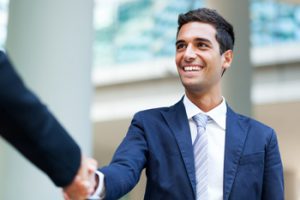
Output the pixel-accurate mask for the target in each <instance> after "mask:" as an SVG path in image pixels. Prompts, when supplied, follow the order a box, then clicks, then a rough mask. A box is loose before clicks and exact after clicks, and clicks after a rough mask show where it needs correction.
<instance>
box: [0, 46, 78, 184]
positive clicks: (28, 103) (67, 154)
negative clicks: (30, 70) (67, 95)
mask: <svg viewBox="0 0 300 200" xmlns="http://www.w3.org/2000/svg"><path fill="white" fill-rule="evenodd" d="M0 135H2V136H3V137H4V138H5V139H6V140H7V141H8V142H10V143H11V144H12V145H13V146H14V147H16V148H17V149H18V150H19V151H20V152H21V153H22V154H23V155H24V156H26V157H27V158H28V159H29V160H30V161H31V162H33V163H34V164H35V165H36V166H37V167H39V168H40V169H41V170H43V171H44V172H45V173H46V174H47V175H48V176H49V177H50V178H51V179H52V181H53V182H54V183H55V184H56V185H57V186H66V185H68V184H70V183H71V182H72V180H73V178H74V177H75V175H76V174H77V171H78V169H79V166H80V160H81V152H80V149H79V147H78V145H77V144H76V143H75V141H74V140H73V139H72V138H71V137H70V136H69V135H68V133H67V132H66V131H65V129H64V128H63V127H62V126H61V125H60V124H59V122H58V121H57V120H56V119H55V117H54V116H53V115H52V114H51V113H50V112H49V111H48V109H47V108H46V106H45V105H43V104H42V103H41V102H40V101H39V99H38V98H37V97H36V96H35V95H34V94H33V93H32V92H31V91H29V90H28V89H27V88H26V87H25V86H24V84H23V82H22V81H21V79H20V78H19V76H18V75H17V74H16V72H15V71H14V69H13V67H12V66H11V64H10V62H9V60H8V58H7V57H6V55H5V54H4V53H3V52H1V51H0Z"/></svg>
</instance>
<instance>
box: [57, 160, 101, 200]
mask: <svg viewBox="0 0 300 200" xmlns="http://www.w3.org/2000/svg"><path fill="white" fill-rule="evenodd" d="M96 169H97V161H96V160H94V159H92V158H86V157H83V158H82V160H81V166H80V169H79V171H78V173H77V174H76V176H75V178H74V180H73V182H72V183H71V184H70V185H68V186H66V187H64V188H63V192H64V198H65V200H84V199H87V198H88V197H89V195H90V194H91V193H92V192H93V191H94V188H95V185H96V181H95V171H96Z"/></svg>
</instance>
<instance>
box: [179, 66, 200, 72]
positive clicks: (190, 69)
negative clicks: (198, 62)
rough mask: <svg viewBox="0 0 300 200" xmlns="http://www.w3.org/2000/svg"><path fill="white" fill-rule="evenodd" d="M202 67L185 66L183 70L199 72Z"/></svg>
mask: <svg viewBox="0 0 300 200" xmlns="http://www.w3.org/2000/svg"><path fill="white" fill-rule="evenodd" d="M202 68H203V67H201V66H185V67H183V70H184V71H186V72H192V71H200V70H201V69H202Z"/></svg>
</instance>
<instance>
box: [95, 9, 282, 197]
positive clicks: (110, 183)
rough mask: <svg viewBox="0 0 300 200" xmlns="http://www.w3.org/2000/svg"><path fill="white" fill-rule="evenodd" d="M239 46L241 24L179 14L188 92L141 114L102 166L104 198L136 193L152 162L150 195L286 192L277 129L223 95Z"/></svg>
mask: <svg viewBox="0 0 300 200" xmlns="http://www.w3.org/2000/svg"><path fill="white" fill-rule="evenodd" d="M233 46H234V32H233V27H232V25H231V24H230V23H228V22H227V21H226V20H225V19H224V18H223V17H222V16H220V15H219V14H218V13H217V12H216V11H215V10H211V9H207V8H201V9H197V10H192V11H189V12H187V13H185V14H182V15H179V19H178V32H177V41H176V59H175V60H176V65H177V70H178V74H179V76H180V79H181V82H182V84H183V86H184V88H185V95H184V96H183V98H182V99H181V100H180V101H179V102H178V103H176V104H175V105H173V106H171V107H164V108H155V109H150V110H146V111H141V112H139V113H137V114H136V115H135V116H134V118H133V120H132V123H131V125H130V127H129V130H128V133H127V135H126V137H125V138H124V140H123V141H122V143H121V144H120V146H119V147H118V149H117V151H116V153H115V155H114V157H113V160H112V162H111V163H110V165H108V166H106V167H104V168H101V169H100V174H101V175H100V181H99V185H100V187H98V191H102V192H100V193H101V196H102V197H105V199H117V198H119V197H121V196H123V195H124V194H126V193H127V192H129V191H130V190H131V189H132V188H133V187H134V186H135V185H136V183H137V182H138V180H139V177H140V174H141V171H142V170H143V169H144V168H145V169H146V175H147V186H146V193H145V199H150V200H156V199H164V200H177V199H178V200H183V199H187V200H190V199H197V200H198V199H200V200H202V199H203V200H207V199H212V200H222V199H232V200H233V199H236V200H241V199H243V200H247V199H249V200H256V199H265V200H270V199H272V200H277V199H278V200H282V199H284V186H283V168H282V163H281V158H280V153H279V148H278V144H277V139H276V135H275V132H274V130H273V129H272V128H270V127H267V126H266V125H264V124H262V123H260V122H258V121H255V120H253V119H251V118H249V117H245V116H242V115H240V114H237V113H235V112H234V111H233V110H232V109H231V108H230V106H229V105H228V104H227V102H226V100H225V98H224V97H223V95H222V91H221V84H222V76H223V74H224V72H225V71H226V70H227V69H229V67H230V65H231V62H232V59H233ZM103 185H104V187H103Z"/></svg>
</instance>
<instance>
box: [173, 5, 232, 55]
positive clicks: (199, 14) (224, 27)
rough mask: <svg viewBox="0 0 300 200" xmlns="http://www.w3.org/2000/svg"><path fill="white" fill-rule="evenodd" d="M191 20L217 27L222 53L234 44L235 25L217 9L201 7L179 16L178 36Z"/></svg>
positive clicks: (217, 38)
mask: <svg viewBox="0 0 300 200" xmlns="http://www.w3.org/2000/svg"><path fill="white" fill-rule="evenodd" d="M189 22H203V23H208V24H211V25H213V26H214V27H215V29H216V32H217V33H216V40H217V41H218V43H219V45H220V53H221V54H223V53H224V52H225V51H227V50H229V49H231V50H233V46H234V31H233V26H232V25H231V24H230V23H229V22H228V21H227V20H226V19H224V18H223V17H222V16H221V15H220V14H218V13H217V11H216V10H213V9H209V8H199V9H195V10H191V11H188V12H187V13H184V14H180V15H179V16H178V28H177V36H178V33H179V31H180V29H181V27H182V26H183V25H184V24H187V23H189Z"/></svg>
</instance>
